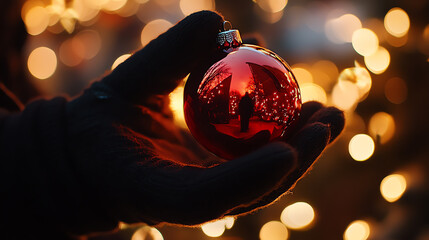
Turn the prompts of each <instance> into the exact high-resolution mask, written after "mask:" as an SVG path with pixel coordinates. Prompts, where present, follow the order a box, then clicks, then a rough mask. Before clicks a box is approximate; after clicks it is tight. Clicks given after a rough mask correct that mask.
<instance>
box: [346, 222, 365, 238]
mask: <svg viewBox="0 0 429 240" xmlns="http://www.w3.org/2000/svg"><path fill="white" fill-rule="evenodd" d="M370 233H371V229H370V227H369V224H368V223H367V222H365V221H362V220H356V221H353V222H352V223H350V224H349V226H348V227H347V229H346V231H345V232H344V235H343V238H344V240H366V239H368V237H369V235H370Z"/></svg>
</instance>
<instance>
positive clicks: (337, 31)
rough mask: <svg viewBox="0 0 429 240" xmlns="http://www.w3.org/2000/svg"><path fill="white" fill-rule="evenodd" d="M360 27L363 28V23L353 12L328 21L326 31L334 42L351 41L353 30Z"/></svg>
mask: <svg viewBox="0 0 429 240" xmlns="http://www.w3.org/2000/svg"><path fill="white" fill-rule="evenodd" d="M360 28H362V23H361V21H360V20H359V18H358V17H356V16H355V15H353V14H344V15H342V16H340V17H338V18H334V19H331V20H329V21H327V22H326V24H325V33H326V36H327V37H328V39H329V40H331V41H332V42H334V43H343V42H351V41H352V36H353V32H354V31H356V30H358V29H360Z"/></svg>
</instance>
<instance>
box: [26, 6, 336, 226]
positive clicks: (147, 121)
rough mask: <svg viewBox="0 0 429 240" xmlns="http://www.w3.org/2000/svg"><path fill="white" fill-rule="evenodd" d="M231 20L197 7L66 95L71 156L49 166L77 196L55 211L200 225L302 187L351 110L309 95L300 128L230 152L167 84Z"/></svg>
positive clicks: (90, 221)
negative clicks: (208, 140)
mask: <svg viewBox="0 0 429 240" xmlns="http://www.w3.org/2000/svg"><path fill="white" fill-rule="evenodd" d="M222 22H223V19H222V17H221V16H219V15H218V14H216V13H214V12H209V11H203V12H199V13H195V14H192V15H190V16H188V17H187V18H185V19H184V20H182V21H181V22H179V23H178V24H177V25H175V26H174V27H172V28H171V29H170V30H168V31H167V32H166V33H164V34H162V35H160V36H159V37H158V38H157V39H156V40H154V41H152V42H150V43H149V44H148V45H147V46H146V47H144V48H143V49H142V50H140V51H138V52H136V53H135V54H134V55H133V56H131V57H130V58H129V59H128V60H127V61H125V62H124V63H122V64H120V65H119V66H118V67H117V68H116V69H115V70H114V71H113V72H112V73H111V74H110V75H108V76H106V77H105V78H104V79H102V80H101V81H100V82H96V83H94V84H93V85H92V86H91V87H90V88H89V89H87V90H86V91H85V92H84V94H83V95H82V96H80V97H78V98H77V99H75V100H73V101H71V102H69V103H67V104H66V114H65V121H66V125H65V126H66V131H65V132H64V134H65V135H66V136H67V142H66V144H65V145H66V149H65V150H64V152H65V153H64V154H63V155H64V156H65V157H64V158H63V159H66V160H67V161H68V162H67V163H66V164H64V163H62V162H59V163H58V162H54V163H53V164H54V165H55V166H57V165H58V166H59V167H58V168H55V167H52V166H51V167H50V168H48V169H49V170H52V171H46V174H48V175H49V174H52V175H54V176H55V177H54V178H51V179H60V180H58V181H55V183H56V187H55V189H58V188H60V187H61V186H62V185H64V186H65V187H63V188H60V192H59V193H58V194H62V195H63V196H69V198H68V201H66V203H67V204H68V205H67V204H61V205H60V206H57V207H56V208H55V209H49V206H47V207H46V209H49V210H46V211H45V212H47V214H49V211H54V210H55V211H60V212H61V210H64V212H67V215H65V216H67V218H66V219H67V222H66V223H65V224H66V226H65V227H64V228H65V229H67V231H69V232H72V233H75V234H83V233H88V232H95V231H105V230H109V229H113V228H114V227H115V226H116V224H117V222H118V221H124V222H128V223H131V222H146V223H149V224H157V223H161V222H167V223H174V224H183V225H194V224H199V223H203V222H205V221H209V220H213V219H216V218H220V217H223V216H225V215H237V214H245V213H249V212H251V211H254V210H255V209H258V208H260V207H263V206H266V205H268V204H270V203H271V202H273V201H274V200H275V199H277V198H278V197H280V196H281V195H283V194H284V193H285V192H287V191H288V190H289V189H290V188H291V187H293V185H294V184H295V183H296V181H297V180H298V179H299V178H300V177H302V176H303V175H304V174H305V173H306V172H307V170H308V169H309V168H310V167H311V166H312V164H313V163H314V161H315V160H316V159H317V157H318V156H319V155H320V153H321V152H322V151H323V150H324V148H325V147H326V145H327V144H328V143H329V142H331V141H333V140H334V139H335V138H336V137H337V136H338V134H339V133H340V132H341V130H342V129H343V127H344V116H343V113H342V112H341V111H339V110H338V109H335V108H325V107H323V106H322V105H321V104H318V103H314V102H313V103H306V104H304V105H303V107H302V116H301V118H300V122H299V124H298V125H299V126H298V130H297V132H296V134H295V135H294V136H293V137H291V138H289V139H287V140H285V141H283V142H275V143H271V144H269V145H266V146H264V147H262V148H260V149H258V150H256V151H254V152H252V153H250V154H248V155H246V156H243V157H241V158H238V159H234V160H232V161H228V162H226V161H225V160H222V159H218V158H216V157H214V156H213V155H211V154H209V153H207V152H206V151H205V150H204V149H202V148H201V147H199V145H198V144H197V143H196V142H195V141H194V140H193V138H192V137H190V135H189V134H188V132H186V131H184V130H182V129H180V128H178V127H176V126H175V125H174V123H173V119H172V115H171V112H170V111H169V108H168V96H167V94H168V93H169V92H171V91H172V90H173V89H174V88H175V87H176V86H177V84H178V82H179V81H180V80H181V79H182V78H183V77H185V76H186V75H187V74H188V73H189V72H191V71H192V70H193V68H194V67H195V66H196V65H197V64H198V63H199V62H201V61H202V60H204V59H206V58H207V57H209V56H210V55H211V54H213V52H214V51H216V50H217V49H216V43H215V39H216V35H217V33H218V32H219V30H220V29H221V26H222ZM56 101H57V102H58V101H60V100H56ZM61 104H62V103H59V104H58V105H61ZM28 111H29V110H27V112H28ZM53 120H54V119H53ZM53 120H52V121H53ZM52 139H56V138H55V136H53V137H52ZM51 141H52V140H51ZM45 148H46V147H45ZM54 171H55V172H54ZM62 173H66V174H64V179H66V180H64V179H61V175H62ZM48 178H49V177H48ZM63 183H64V184H63ZM35 184H37V183H35ZM54 185H55V184H54ZM46 194H57V192H51V193H46ZM57 202H58V201H57ZM57 202H54V203H57ZM47 205H48V204H47ZM56 205H58V204H56ZM56 205H55V206H56ZM49 215H50V216H54V217H55V218H56V217H61V215H60V214H49ZM52 221H53V222H55V221H57V220H56V219H52ZM59 222H61V221H59ZM61 225H64V223H61Z"/></svg>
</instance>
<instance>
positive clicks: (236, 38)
mask: <svg viewBox="0 0 429 240" xmlns="http://www.w3.org/2000/svg"><path fill="white" fill-rule="evenodd" d="M222 28H223V31H221V32H220V33H218V35H217V38H216V42H217V44H218V48H220V49H228V48H236V47H239V46H240V45H241V44H242V40H241V36H240V32H239V31H238V30H237V29H232V24H231V23H230V22H229V21H224V22H223V24H222Z"/></svg>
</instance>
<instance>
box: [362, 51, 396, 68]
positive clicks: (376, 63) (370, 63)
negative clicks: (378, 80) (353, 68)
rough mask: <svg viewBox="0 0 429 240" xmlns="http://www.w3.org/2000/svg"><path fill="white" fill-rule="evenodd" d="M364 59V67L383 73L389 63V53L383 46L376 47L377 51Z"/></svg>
mask: <svg viewBox="0 0 429 240" xmlns="http://www.w3.org/2000/svg"><path fill="white" fill-rule="evenodd" d="M364 59H365V65H366V67H367V68H368V69H369V70H370V71H371V72H373V73H375V74H381V73H383V72H384V71H386V69H387V67H388V66H389V64H390V54H389V52H388V51H387V50H386V49H385V48H384V47H378V49H377V51H375V52H374V53H373V54H371V55H368V56H365V58H364Z"/></svg>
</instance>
